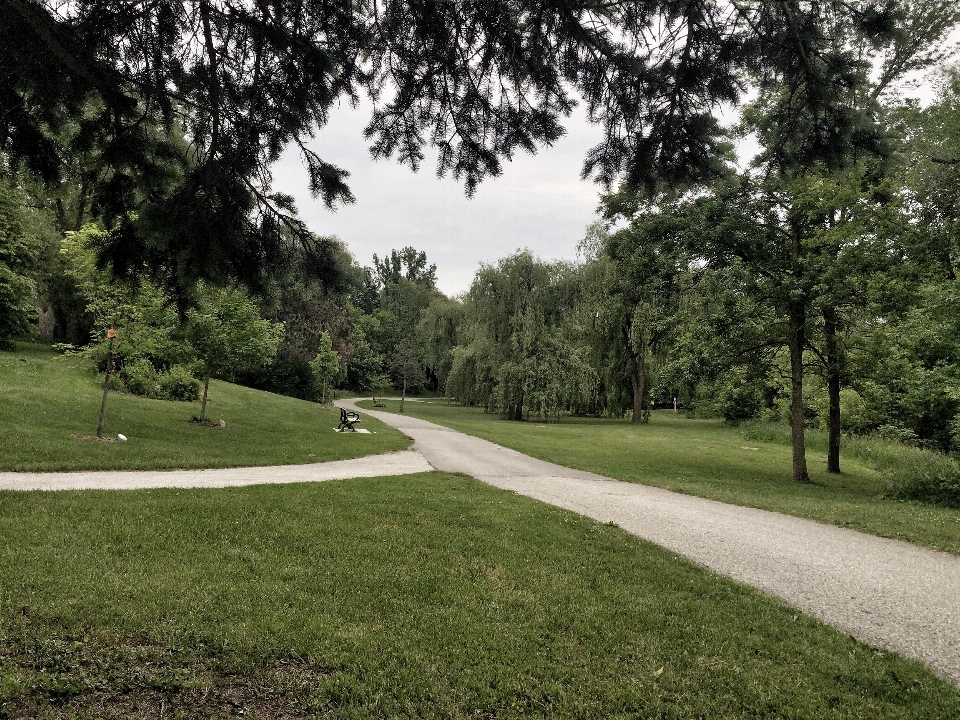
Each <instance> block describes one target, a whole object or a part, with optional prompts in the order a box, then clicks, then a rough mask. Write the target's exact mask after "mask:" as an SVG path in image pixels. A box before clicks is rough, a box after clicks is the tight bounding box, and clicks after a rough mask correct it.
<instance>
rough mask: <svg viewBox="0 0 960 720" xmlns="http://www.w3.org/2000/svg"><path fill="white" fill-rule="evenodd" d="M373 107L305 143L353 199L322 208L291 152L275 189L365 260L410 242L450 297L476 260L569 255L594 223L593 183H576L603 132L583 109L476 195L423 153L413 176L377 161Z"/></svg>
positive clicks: (342, 113)
mask: <svg viewBox="0 0 960 720" xmlns="http://www.w3.org/2000/svg"><path fill="white" fill-rule="evenodd" d="M368 118H369V107H368V108H366V110H364V109H363V108H361V109H358V110H353V109H351V108H350V107H347V106H344V107H341V108H338V109H336V110H335V111H334V112H332V113H331V117H330V122H329V124H328V125H327V126H326V127H325V128H324V129H323V130H322V131H321V132H320V133H319V134H318V137H317V138H316V139H315V140H314V141H313V142H311V144H310V147H311V149H313V150H314V151H315V152H317V153H318V154H319V155H320V157H322V158H323V159H324V160H325V161H327V162H330V163H333V164H334V165H338V166H339V167H342V168H344V169H346V170H349V171H350V174H351V175H350V178H349V179H348V183H349V185H350V188H351V189H352V191H353V193H354V195H355V196H356V198H357V201H356V203H355V204H353V205H348V206H346V207H341V208H339V209H338V210H337V211H336V212H330V211H329V210H327V209H326V208H325V207H324V206H323V203H322V202H321V201H319V200H314V199H312V198H311V197H310V194H309V191H308V189H307V175H306V171H305V170H304V169H303V166H302V164H301V162H300V159H299V156H298V155H296V154H295V153H287V154H285V155H284V156H283V157H282V158H281V160H280V162H279V163H278V164H277V165H276V167H275V168H274V176H275V182H274V189H275V190H277V191H282V192H285V193H289V194H290V195H292V196H293V197H294V198H296V201H297V206H298V208H299V209H300V214H301V217H302V218H303V219H304V220H305V221H306V223H307V225H308V226H309V227H310V229H311V230H312V231H313V232H315V233H317V234H319V235H337V236H339V237H340V238H341V239H342V240H344V241H345V242H346V244H347V246H348V247H349V248H350V250H351V252H353V254H354V256H355V257H356V258H357V261H358V262H359V263H360V264H362V265H369V264H370V263H371V260H372V257H373V254H374V253H376V254H378V255H380V256H381V257H382V256H383V255H384V254H387V253H389V252H390V250H391V249H393V248H397V249H399V248H402V247H404V246H406V245H412V246H413V247H415V248H417V249H418V250H424V251H426V253H427V258H428V259H429V260H430V262H432V263H436V265H437V277H438V285H439V287H440V289H441V290H442V291H443V292H445V293H446V294H448V295H454V294H457V293H460V292H463V291H465V290H467V288H469V286H470V282H471V281H472V280H473V276H474V273H475V272H476V270H477V268H478V267H479V265H480V264H481V263H495V262H496V261H497V260H499V259H500V258H502V257H504V256H505V255H508V254H510V253H512V252H514V251H515V250H517V249H518V248H529V249H530V251H531V252H533V253H534V254H535V255H538V256H540V257H543V258H544V259H574V258H575V257H576V247H577V243H578V242H579V241H580V240H581V238H582V237H583V234H584V230H585V228H586V227H587V225H589V224H590V223H591V222H593V221H594V220H595V211H596V207H597V204H598V201H599V188H598V186H597V185H596V184H594V183H592V182H589V181H583V180H580V169H581V167H582V164H583V159H584V157H585V155H586V153H587V150H589V148H590V147H592V146H593V145H595V144H597V143H598V142H599V140H600V130H599V128H597V127H594V126H591V125H589V124H588V123H587V122H586V120H585V119H583V117H582V116H581V115H580V114H575V116H574V117H572V118H570V119H569V120H568V121H567V122H566V126H567V129H568V134H567V135H566V136H564V137H563V138H561V139H560V141H559V142H557V143H556V145H554V146H553V147H552V148H547V149H541V150H540V152H538V153H537V154H536V155H527V154H525V153H523V154H520V155H518V156H517V157H515V158H514V160H513V161H512V162H508V163H504V172H503V174H502V175H501V176H500V177H498V178H489V179H487V180H486V181H484V182H483V183H481V185H480V186H479V187H478V188H477V192H476V195H475V197H474V198H473V199H467V198H466V197H465V196H464V191H463V185H462V184H461V183H458V182H457V181H455V180H453V179H452V178H450V177H447V178H444V179H438V178H437V177H436V175H435V171H434V168H435V164H434V159H433V157H431V156H428V157H427V159H426V160H425V161H424V163H423V165H422V166H421V169H420V171H419V172H418V173H412V172H411V171H410V170H409V169H408V168H406V167H403V166H401V165H399V164H398V163H397V162H396V161H395V160H381V161H377V162H374V161H373V160H372V159H371V158H370V154H369V152H368V149H367V143H366V142H365V141H364V139H363V127H364V125H365V124H366V122H367V119H368Z"/></svg>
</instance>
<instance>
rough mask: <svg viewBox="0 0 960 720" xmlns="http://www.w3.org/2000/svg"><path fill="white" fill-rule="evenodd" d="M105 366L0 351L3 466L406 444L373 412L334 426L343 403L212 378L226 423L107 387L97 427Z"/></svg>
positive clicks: (333, 452)
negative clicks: (356, 428) (97, 370)
mask: <svg viewBox="0 0 960 720" xmlns="http://www.w3.org/2000/svg"><path fill="white" fill-rule="evenodd" d="M102 383H103V376H102V375H96V374H94V373H93V372H92V370H91V369H90V368H89V366H88V365H87V364H86V363H85V362H84V361H83V360H81V359H80V358H77V357H73V356H63V355H57V354H55V353H54V352H53V351H52V350H50V349H48V348H46V347H45V346H41V345H32V344H19V345H18V346H17V348H16V350H14V351H12V352H0V470H12V471H58V470H153V469H167V468H215V467H240V466H256V465H288V464H298V463H313V462H325V461H328V460H343V459H346V458H354V457H361V456H363V455H372V454H377V453H383V452H390V451H393V450H402V449H405V448H407V447H409V445H410V440H409V439H407V438H405V437H404V436H403V435H402V434H400V433H399V432H397V431H396V430H394V429H393V428H390V427H387V426H386V425H383V424H382V423H379V422H377V421H376V420H373V419H372V418H364V427H365V428H366V429H368V430H370V431H371V434H369V435H367V434H358V435H354V434H350V433H335V432H333V429H334V428H336V426H337V424H338V423H339V420H340V418H339V410H337V409H336V408H331V407H323V406H320V405H318V404H316V403H310V402H304V401H303V400H296V399H294V398H289V397H284V396H281V395H273V394H271V393H265V392H261V391H259V390H251V389H250V388H245V387H240V386H238V385H232V384H230V383H225V382H220V381H216V380H214V381H211V383H210V406H209V408H208V414H209V416H210V418H211V419H213V420H215V421H219V420H221V419H222V420H223V421H224V423H225V424H226V427H225V428H220V427H210V426H205V425H200V424H198V423H195V422H191V419H192V418H193V417H194V416H196V415H198V414H199V406H198V404H197V403H182V402H171V401H167V400H150V399H147V398H143V397H138V396H135V395H125V394H120V393H110V396H109V400H108V405H107V417H106V426H105V428H104V435H105V437H106V436H109V437H110V438H112V439H115V438H116V437H117V434H118V433H122V434H123V435H125V436H126V437H127V438H128V440H127V442H103V441H97V440H90V439H82V438H79V437H76V436H83V435H86V436H92V435H94V434H95V433H96V429H97V419H98V417H99V413H100V400H101V396H102V387H103V385H102Z"/></svg>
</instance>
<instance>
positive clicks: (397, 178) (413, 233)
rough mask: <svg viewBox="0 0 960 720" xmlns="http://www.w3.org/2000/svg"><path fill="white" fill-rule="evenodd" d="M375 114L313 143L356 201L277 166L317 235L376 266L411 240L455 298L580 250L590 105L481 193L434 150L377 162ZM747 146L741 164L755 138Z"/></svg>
mask: <svg viewBox="0 0 960 720" xmlns="http://www.w3.org/2000/svg"><path fill="white" fill-rule="evenodd" d="M906 94H907V95H910V96H917V97H920V98H921V99H922V100H927V99H929V97H930V88H929V85H927V84H926V83H922V84H921V86H920V87H919V88H914V89H913V90H912V92H908V93H906ZM364 107H365V109H364ZM369 117H370V108H369V105H367V106H363V107H362V108H361V109H359V110H353V109H351V108H350V107H349V106H347V105H344V106H342V107H340V108H337V109H335V110H334V111H333V112H332V113H331V116H330V122H329V124H328V125H327V126H326V127H325V128H323V129H322V130H321V132H320V133H319V135H318V137H317V138H316V139H315V140H314V141H313V142H311V143H310V147H311V148H312V149H313V150H314V151H315V152H316V153H317V154H318V155H319V156H320V157H321V158H323V159H324V160H325V161H327V162H329V163H333V164H334V165H337V166H339V167H341V168H343V169H345V170H348V171H349V172H350V177H349V178H348V181H347V182H348V183H349V185H350V188H351V190H352V191H353V194H354V196H355V197H356V202H355V203H354V204H353V205H347V206H341V207H339V208H338V209H337V210H336V212H331V211H330V210H328V209H327V208H325V207H324V205H323V203H322V202H321V201H319V200H314V199H313V198H311V197H310V193H309V190H308V189H307V188H308V186H307V173H306V170H305V169H304V167H303V165H302V163H301V160H300V157H299V155H298V154H296V153H288V154H286V155H284V157H283V158H282V159H281V160H280V162H279V163H278V164H277V165H276V166H275V168H274V180H275V182H274V189H275V190H278V191H282V192H285V193H288V194H290V195H292V196H293V197H294V198H296V201H297V207H298V208H299V210H300V215H301V217H302V218H303V219H304V220H305V221H306V223H307V225H308V227H309V228H310V230H312V231H313V232H314V233H316V234H318V235H336V236H338V237H339V238H340V239H342V240H343V241H345V242H346V244H347V247H348V248H349V249H350V251H351V252H352V253H353V255H354V257H355V258H356V259H357V262H359V263H360V264H361V265H371V264H372V259H373V254H374V253H376V254H377V255H379V256H381V257H383V256H385V255H388V254H389V253H390V250H391V249H400V248H403V247H405V246H407V245H412V246H413V247H415V248H416V249H417V250H424V251H426V253H427V258H428V259H429V261H430V262H432V263H435V264H436V266H437V281H438V283H437V284H438V286H439V288H440V290H441V291H443V292H444V293H445V294H447V295H450V296H452V295H457V294H459V293H462V292H464V291H466V290H467V289H468V288H469V287H470V283H471V282H472V280H473V276H474V274H475V273H476V271H477V269H478V268H479V266H480V264H481V263H486V264H493V263H496V262H497V260H499V259H500V258H503V257H505V256H506V255H509V254H511V253H513V252H516V251H517V250H519V249H523V248H528V249H529V250H530V251H531V252H532V253H533V254H534V255H536V256H538V257H540V258H542V259H544V260H560V259H563V260H573V259H575V258H576V256H577V244H578V243H579V242H580V240H581V239H582V238H583V235H584V231H585V229H586V227H587V226H588V225H589V224H591V223H592V222H594V221H595V220H596V219H597V215H596V210H597V205H598V204H599V200H600V188H599V186H598V185H596V184H594V183H592V182H587V181H583V180H581V179H580V170H581V168H582V166H583V159H584V157H585V156H586V153H587V151H588V150H589V149H590V148H591V147H593V146H594V145H596V144H597V143H599V142H600V138H601V131H600V128H599V127H597V126H593V125H590V124H589V123H588V122H587V121H586V117H585V113H584V112H583V111H578V110H574V114H573V115H572V116H571V117H570V118H568V119H567V121H566V123H565V126H566V128H567V134H566V135H565V136H564V137H563V138H561V139H560V140H559V141H558V142H557V143H556V144H555V145H554V146H553V147H551V148H546V149H541V150H540V151H539V152H538V153H537V154H536V155H528V154H526V153H521V154H519V155H518V156H517V157H515V158H514V159H513V161H512V162H506V163H504V170H503V174H502V175H501V176H500V177H497V178H488V179H487V180H485V181H484V182H483V183H481V184H480V186H479V187H478V188H477V192H476V194H475V196H474V197H473V198H472V199H467V197H466V196H465V195H464V192H463V185H462V183H459V182H457V181H455V180H453V179H452V178H451V177H446V178H443V179H438V178H437V177H436V172H435V167H436V164H435V162H434V158H435V156H434V155H431V154H430V153H429V152H428V154H427V158H426V159H425V160H424V162H423V164H422V166H421V168H420V171H419V172H417V173H413V172H411V171H410V170H409V169H408V168H406V167H404V166H401V165H400V164H399V163H397V162H396V161H395V160H379V161H374V160H372V159H371V157H370V152H369V150H368V144H367V142H366V141H364V139H363V128H364V126H365V125H366V123H367V121H368V119H369ZM744 147H745V148H746V149H745V150H744V148H741V162H743V161H744V153H746V157H747V158H749V157H750V156H752V154H753V153H752V152H751V150H754V151H755V147H756V145H755V144H751V143H747V144H746V145H745V146H744Z"/></svg>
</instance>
